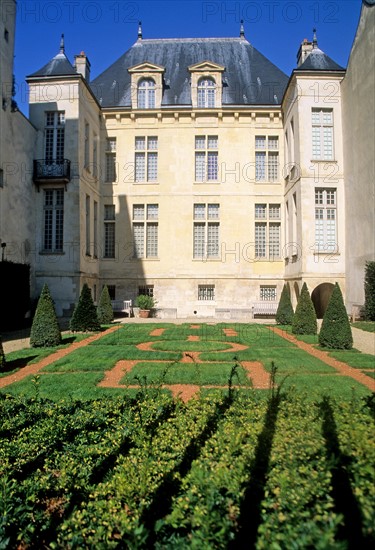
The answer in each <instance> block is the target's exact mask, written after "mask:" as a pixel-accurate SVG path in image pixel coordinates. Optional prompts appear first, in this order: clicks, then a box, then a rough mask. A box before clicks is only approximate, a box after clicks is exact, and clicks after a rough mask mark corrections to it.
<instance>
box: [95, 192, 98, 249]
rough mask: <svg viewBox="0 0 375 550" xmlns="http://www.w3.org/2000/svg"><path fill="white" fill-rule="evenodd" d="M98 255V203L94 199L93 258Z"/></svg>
mask: <svg viewBox="0 0 375 550" xmlns="http://www.w3.org/2000/svg"><path fill="white" fill-rule="evenodd" d="M97 257H98V203H97V202H96V201H94V258H97Z"/></svg>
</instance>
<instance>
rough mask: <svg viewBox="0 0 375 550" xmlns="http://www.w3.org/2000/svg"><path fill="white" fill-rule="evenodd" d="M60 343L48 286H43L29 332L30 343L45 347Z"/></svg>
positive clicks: (36, 346)
mask: <svg viewBox="0 0 375 550" xmlns="http://www.w3.org/2000/svg"><path fill="white" fill-rule="evenodd" d="M59 344H61V332H60V327H59V323H58V321H57V317H56V312H55V306H54V303H53V300H52V297H51V294H50V291H49V288H48V286H47V285H46V284H45V285H44V286H43V289H42V292H41V295H40V297H39V300H38V305H37V307H36V311H35V315H34V319H33V323H32V325H31V332H30V345H31V347H33V348H45V347H52V346H58V345H59Z"/></svg>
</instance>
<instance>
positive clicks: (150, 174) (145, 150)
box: [134, 136, 158, 182]
mask: <svg viewBox="0 0 375 550" xmlns="http://www.w3.org/2000/svg"><path fill="white" fill-rule="evenodd" d="M157 149H158V138H157V137H155V136H149V137H147V138H146V137H144V136H143V137H136V138H135V163H134V164H135V181H136V182H149V181H157V179H158V153H157Z"/></svg>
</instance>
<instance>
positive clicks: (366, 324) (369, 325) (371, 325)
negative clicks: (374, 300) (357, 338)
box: [352, 321, 375, 332]
mask: <svg viewBox="0 0 375 550" xmlns="http://www.w3.org/2000/svg"><path fill="white" fill-rule="evenodd" d="M352 326H353V327H355V328H359V329H361V330H365V331H366V332H375V321H357V322H356V323H352Z"/></svg>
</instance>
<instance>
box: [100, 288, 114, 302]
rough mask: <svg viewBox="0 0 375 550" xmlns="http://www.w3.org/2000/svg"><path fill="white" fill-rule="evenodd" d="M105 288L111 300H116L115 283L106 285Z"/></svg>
mask: <svg viewBox="0 0 375 550" xmlns="http://www.w3.org/2000/svg"><path fill="white" fill-rule="evenodd" d="M103 288H104V287H103ZM107 288H108V294H109V297H110V298H111V300H116V285H107Z"/></svg>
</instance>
